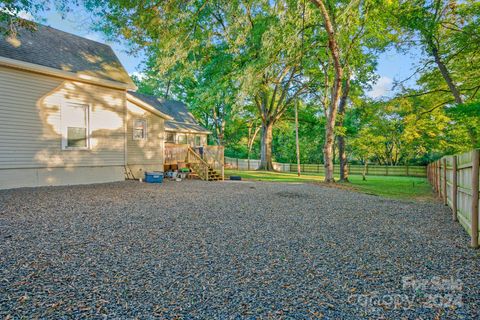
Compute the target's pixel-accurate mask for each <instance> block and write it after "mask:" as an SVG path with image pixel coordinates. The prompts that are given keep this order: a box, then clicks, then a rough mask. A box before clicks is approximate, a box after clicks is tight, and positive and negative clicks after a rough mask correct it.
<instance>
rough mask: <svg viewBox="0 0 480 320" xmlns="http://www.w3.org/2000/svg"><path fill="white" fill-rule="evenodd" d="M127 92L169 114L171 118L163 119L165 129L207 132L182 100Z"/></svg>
mask: <svg viewBox="0 0 480 320" xmlns="http://www.w3.org/2000/svg"><path fill="white" fill-rule="evenodd" d="M128 93H129V94H131V95H132V96H134V97H136V98H137V99H140V100H142V101H143V102H145V103H147V104H149V105H151V106H152V107H154V108H155V109H157V110H158V111H160V112H162V113H164V114H166V115H169V116H171V117H172V118H173V120H168V121H165V129H167V130H175V131H180V132H182V131H183V132H187V131H196V132H203V133H209V131H208V130H207V129H205V128H204V127H202V126H201V125H199V124H198V122H197V120H195V117H194V116H193V115H192V114H191V113H190V112H189V111H188V109H187V106H186V105H185V104H184V103H183V102H180V101H175V100H165V99H162V98H158V97H154V96H150V95H146V94H142V93H138V92H133V91H128Z"/></svg>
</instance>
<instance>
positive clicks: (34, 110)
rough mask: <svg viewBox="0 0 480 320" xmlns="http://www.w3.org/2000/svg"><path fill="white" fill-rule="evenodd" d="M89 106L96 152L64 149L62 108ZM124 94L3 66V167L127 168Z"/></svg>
mask: <svg viewBox="0 0 480 320" xmlns="http://www.w3.org/2000/svg"><path fill="white" fill-rule="evenodd" d="M65 102H72V103H80V104H88V105H89V106H90V114H89V123H90V132H91V138H90V142H91V148H90V149H89V150H77V151H73V150H62V147H61V146H62V128H61V106H62V104H64V103H65ZM125 103H126V94H125V91H122V90H116V89H110V88H106V87H101V86H97V85H93V84H86V83H82V82H76V81H70V80H64V79H60V78H55V77H51V76H46V75H41V74H36V73H31V72H28V71H21V70H17V69H10V68H6V67H1V66H0V169H12V168H55V167H59V168H62V167H63V168H68V167H89V166H118V165H123V164H124V163H125V162H124V160H125V159H124V158H125V138H124V132H125V124H124V112H125Z"/></svg>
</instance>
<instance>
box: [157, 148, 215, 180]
mask: <svg viewBox="0 0 480 320" xmlns="http://www.w3.org/2000/svg"><path fill="white" fill-rule="evenodd" d="M207 166H208V167H209V169H208V170H211V171H219V172H220V174H219V176H221V178H222V179H223V176H224V174H223V172H224V148H223V147H222V146H203V147H201V148H196V147H191V146H190V145H188V144H172V143H165V161H164V170H170V169H173V170H177V169H180V168H183V167H188V168H191V169H194V168H195V169H196V171H198V170H199V168H200V167H203V168H205V167H207ZM202 172H203V169H202ZM206 176H207V177H208V174H207V175H206Z"/></svg>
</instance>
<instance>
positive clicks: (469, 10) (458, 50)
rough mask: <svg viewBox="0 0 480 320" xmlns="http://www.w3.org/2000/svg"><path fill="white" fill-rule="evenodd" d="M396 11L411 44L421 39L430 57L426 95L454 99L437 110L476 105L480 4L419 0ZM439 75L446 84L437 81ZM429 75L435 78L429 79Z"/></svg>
mask: <svg viewBox="0 0 480 320" xmlns="http://www.w3.org/2000/svg"><path fill="white" fill-rule="evenodd" d="M393 8H394V13H393V15H394V16H396V19H397V21H398V22H399V24H400V26H401V27H402V28H403V29H404V30H406V31H407V32H408V33H407V35H408V36H409V40H411V41H415V40H416V37H418V41H417V43H418V44H419V45H420V47H421V48H422V49H423V51H424V52H425V53H426V55H427V57H428V59H426V61H424V67H423V68H422V69H423V74H422V77H421V78H420V83H421V84H422V83H423V85H424V86H425V85H426V86H425V87H426V88H425V89H427V90H426V94H436V95H440V96H442V95H443V94H442V93H446V92H447V93H450V95H451V97H452V98H453V99H447V100H443V102H440V103H439V104H436V105H434V108H438V107H443V106H446V105H449V104H452V103H455V104H457V105H463V104H464V103H465V102H471V101H473V100H474V99H475V96H476V94H477V92H478V90H479V88H480V85H479V81H478V80H479V72H478V68H477V67H475V65H474V64H472V62H473V63H475V62H474V61H476V62H477V63H478V61H479V60H478V50H479V49H480V38H479V36H478V34H479V32H480V25H479V23H478V18H479V13H480V4H479V3H478V1H463V2H461V3H457V1H452V0H415V1H405V2H403V3H400V5H399V6H398V7H396V6H394V7H393ZM431 65H435V67H436V70H432V69H431V68H429V66H431ZM437 72H438V73H439V76H440V77H441V79H443V81H444V82H443V84H442V83H439V82H438V78H436V79H435V76H436V73H437ZM429 75H435V76H434V77H431V78H430V79H429ZM434 83H435V86H433V84H434ZM444 85H446V86H444ZM467 130H468V132H469V136H470V140H471V146H472V147H474V146H476V145H477V144H478V138H477V135H476V134H475V130H473V128H467Z"/></svg>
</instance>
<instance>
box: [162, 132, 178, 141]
mask: <svg viewBox="0 0 480 320" xmlns="http://www.w3.org/2000/svg"><path fill="white" fill-rule="evenodd" d="M169 134H171V135H172V136H173V140H168V135H169ZM165 142H166V143H177V135H176V134H175V132H168V131H167V132H166V133H165Z"/></svg>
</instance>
